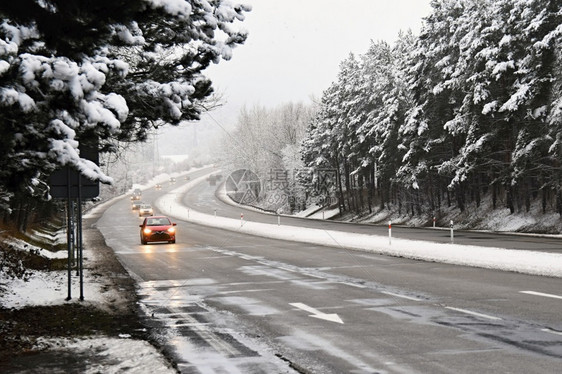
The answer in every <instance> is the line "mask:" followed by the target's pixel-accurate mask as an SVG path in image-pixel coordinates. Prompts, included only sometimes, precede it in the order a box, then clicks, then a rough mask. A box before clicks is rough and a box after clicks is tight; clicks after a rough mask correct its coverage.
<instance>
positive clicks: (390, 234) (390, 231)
mask: <svg viewBox="0 0 562 374" xmlns="http://www.w3.org/2000/svg"><path fill="white" fill-rule="evenodd" d="M388 244H389V245H392V221H388Z"/></svg>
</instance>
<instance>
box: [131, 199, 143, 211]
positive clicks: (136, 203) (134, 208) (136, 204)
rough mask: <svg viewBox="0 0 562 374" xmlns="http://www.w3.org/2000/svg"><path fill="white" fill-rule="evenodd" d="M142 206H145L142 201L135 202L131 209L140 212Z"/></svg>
mask: <svg viewBox="0 0 562 374" xmlns="http://www.w3.org/2000/svg"><path fill="white" fill-rule="evenodd" d="M142 204H144V203H143V202H142V201H139V200H134V201H133V204H132V205H131V207H132V209H133V210H139V209H140V207H141V205H142Z"/></svg>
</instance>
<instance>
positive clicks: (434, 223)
mask: <svg viewBox="0 0 562 374" xmlns="http://www.w3.org/2000/svg"><path fill="white" fill-rule="evenodd" d="M433 228H435V217H433Z"/></svg>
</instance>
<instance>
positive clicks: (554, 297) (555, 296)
mask: <svg viewBox="0 0 562 374" xmlns="http://www.w3.org/2000/svg"><path fill="white" fill-rule="evenodd" d="M519 292H520V293H525V294H527V295H535V296H543V297H550V298H552V299H560V300H562V296H559V295H552V294H549V293H542V292H536V291H519Z"/></svg>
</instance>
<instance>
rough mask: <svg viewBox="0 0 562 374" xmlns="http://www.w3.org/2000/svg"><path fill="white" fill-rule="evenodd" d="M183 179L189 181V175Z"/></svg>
mask: <svg viewBox="0 0 562 374" xmlns="http://www.w3.org/2000/svg"><path fill="white" fill-rule="evenodd" d="M183 179H185V180H186V181H189V180H191V177H190V176H189V175H186V176H185V177H184V178H183Z"/></svg>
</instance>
